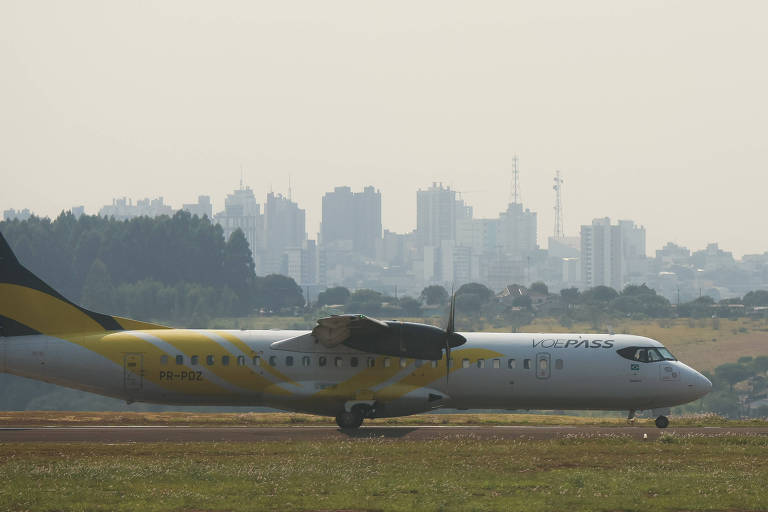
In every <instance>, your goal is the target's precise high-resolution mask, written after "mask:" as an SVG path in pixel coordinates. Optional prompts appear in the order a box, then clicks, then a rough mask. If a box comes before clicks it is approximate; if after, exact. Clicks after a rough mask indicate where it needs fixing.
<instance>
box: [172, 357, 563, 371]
mask: <svg viewBox="0 0 768 512" xmlns="http://www.w3.org/2000/svg"><path fill="white" fill-rule="evenodd" d="M361 359H362V358H359V357H355V356H352V357H350V358H349V359H348V362H349V366H350V367H352V368H357V367H359V366H360V365H361ZM364 359H365V361H364V364H365V366H366V368H374V367H376V358H375V357H366V358H364ZM392 359H393V358H390V357H385V358H384V359H383V360H382V362H381V363H380V364H381V366H382V367H384V368H390V367H391V366H392V364H393V362H392ZM394 359H396V360H398V362H397V364H399V365H400V368H406V367H407V366H408V361H409V359H406V358H403V357H401V358H394ZM230 360H231V358H230V356H221V358H220V359H219V362H220V364H221V366H229V364H230ZM169 361H170V359H169V357H168V356H167V355H162V356H160V364H161V365H163V366H165V365H167V364H168V363H169ZM268 361H269V365H270V366H278V365H279V364H282V365H284V366H298V365H299V364H301V366H303V367H304V368H309V367H311V366H312V357H310V356H302V357H301V358H300V360H299V358H298V357H294V356H285V357H284V358H283V360H282V361H280V360H279V359H278V357H277V356H269V359H268ZM346 361H347V358H345V357H342V356H335V357H328V356H319V357H317V362H316V364H317V366H319V367H325V366H329V365H332V366H334V367H336V368H343V367H344V366H345V362H346ZM454 361H455V359H451V360H450V361H449V362H448V365H449V367H450V368H453V367H454V364H455V363H454ZM542 361H546V359H543V360H542ZM247 362H249V363H251V365H253V366H259V365H260V364H261V356H253V357H252V358H251V359H250V360H248V361H247ZM175 363H176V364H177V365H179V366H181V365H183V364H184V363H185V356H183V355H177V356H176V358H175ZM189 364H190V365H191V366H197V365H199V364H200V356H189ZM205 364H206V365H208V366H214V365H216V356H214V355H207V356H205ZM235 364H236V365H237V366H245V365H246V358H245V356H237V358H235ZM427 364H429V365H430V366H431V367H432V368H437V365H438V361H424V360H421V359H416V360H415V361H414V366H415V367H416V368H421V367H422V366H425V365H427ZM532 364H533V363H532V360H531V359H523V368H525V369H526V370H530V369H531V368H532ZM471 366H473V364H472V361H470V360H469V359H466V358H465V359H462V360H461V367H462V368H470V367H471ZM474 366H477V367H478V368H486V367H488V368H501V366H502V360H501V359H489V360H487V361H486V360H485V359H477V360H476V361H475V363H474ZM506 367H507V368H509V369H514V368H517V360H516V359H507V364H506ZM555 369H557V370H562V369H563V360H562V359H555Z"/></svg>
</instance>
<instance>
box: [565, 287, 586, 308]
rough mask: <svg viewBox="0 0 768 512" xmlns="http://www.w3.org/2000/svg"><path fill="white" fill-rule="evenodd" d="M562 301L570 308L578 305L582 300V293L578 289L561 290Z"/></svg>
mask: <svg viewBox="0 0 768 512" xmlns="http://www.w3.org/2000/svg"><path fill="white" fill-rule="evenodd" d="M560 299H561V300H562V301H563V303H565V304H567V305H569V306H571V305H574V304H578V303H579V301H580V300H581V292H580V291H579V289H578V288H576V287H573V288H564V289H562V290H560Z"/></svg>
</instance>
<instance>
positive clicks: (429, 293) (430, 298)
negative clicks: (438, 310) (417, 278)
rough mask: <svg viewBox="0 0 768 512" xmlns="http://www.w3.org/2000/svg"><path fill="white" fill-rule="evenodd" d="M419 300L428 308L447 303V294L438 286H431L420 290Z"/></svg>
mask: <svg viewBox="0 0 768 512" xmlns="http://www.w3.org/2000/svg"><path fill="white" fill-rule="evenodd" d="M419 300H420V301H421V302H422V303H423V304H427V305H429V306H439V305H442V304H445V303H446V302H447V301H448V292H447V291H446V289H445V288H443V287H442V286H440V285H439V284H433V285H430V286H427V287H426V288H424V289H423V290H421V295H419Z"/></svg>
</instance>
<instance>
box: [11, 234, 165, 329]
mask: <svg viewBox="0 0 768 512" xmlns="http://www.w3.org/2000/svg"><path fill="white" fill-rule="evenodd" d="M138 329H165V327H164V326H162V325H156V324H150V323H146V322H138V321H136V320H129V319H127V318H120V317H117V316H109V315H103V314H101V313H94V312H93V311H89V310H87V309H85V308H81V307H80V306H78V305H76V304H73V303H72V302H70V301H69V300H67V299H66V298H64V296H62V295H61V294H60V293H59V292H57V291H56V290H54V289H53V288H51V287H50V286H48V285H47V284H45V283H44V282H43V281H42V280H41V279H40V278H39V277H37V276H36V275H35V274H33V273H32V272H30V271H29V270H27V269H26V268H25V267H24V266H23V265H22V264H21V263H19V260H18V259H17V258H16V255H15V254H13V251H12V250H11V247H10V246H9V245H8V242H6V240H5V238H4V237H3V235H2V233H0V336H27V335H33V334H65V333H86V332H102V331H124V330H138Z"/></svg>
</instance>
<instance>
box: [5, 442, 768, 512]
mask: <svg viewBox="0 0 768 512" xmlns="http://www.w3.org/2000/svg"><path fill="white" fill-rule="evenodd" d="M0 474H2V479H0V510H30V511H36V510H73V511H74V510H77V511H81V510H97V511H101V510H105V511H106V510H109V511H112V510H126V511H132V510H147V511H165V510H172V511H191V510H232V511H235V510H340V509H344V510H393V511H399V510H407V511H411V510H520V511H549V510H569V511H571V510H589V511H592V510H632V511H644V510H652V511H679V510H729V511H741V510H765V509H766V506H767V505H768V487H766V486H765V482H766V480H768V438H766V437H756V436H732V435H731V436H723V437H697V436H663V437H661V438H660V439H659V440H658V441H647V442H643V441H639V440H633V439H631V438H630V437H628V436H616V435H613V436H571V437H568V438H564V439H558V440H549V441H530V440H523V439H520V440H511V441H510V440H507V441H503V440H496V439H490V440H477V439H473V438H472V437H471V436H470V435H463V436H455V437H453V438H450V439H445V440H433V441H404V440H392V439H353V440H343V441H312V442H261V443H231V444H227V443H130V444H118V445H103V444H90V443H71V444H66V443H41V444H32V443H14V444H6V445H0Z"/></svg>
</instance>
